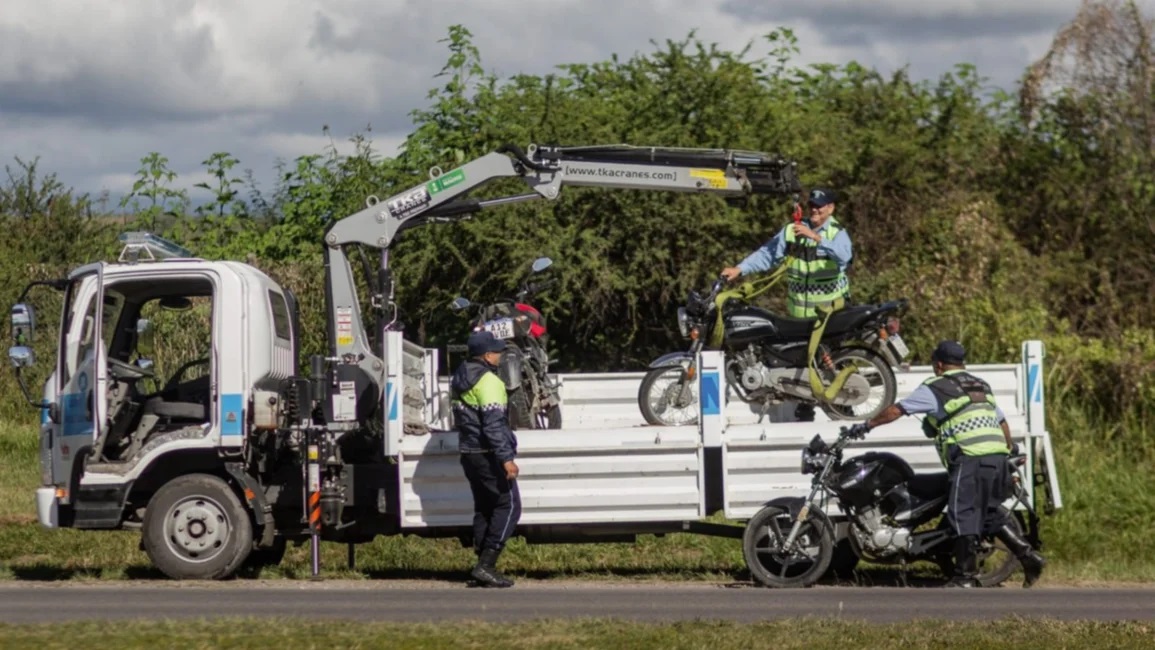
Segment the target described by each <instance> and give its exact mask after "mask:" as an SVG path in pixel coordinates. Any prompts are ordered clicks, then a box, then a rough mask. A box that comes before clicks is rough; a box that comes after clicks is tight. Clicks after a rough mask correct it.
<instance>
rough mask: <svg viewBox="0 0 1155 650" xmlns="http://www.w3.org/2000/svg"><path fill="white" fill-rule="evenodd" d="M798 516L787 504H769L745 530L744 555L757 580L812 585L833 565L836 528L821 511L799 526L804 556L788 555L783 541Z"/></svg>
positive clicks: (772, 584)
mask: <svg viewBox="0 0 1155 650" xmlns="http://www.w3.org/2000/svg"><path fill="white" fill-rule="evenodd" d="M793 525H794V518H793V517H792V516H791V514H790V510H789V509H788V508H786V507H784V506H779V505H769V506H766V507H764V508H762V509H761V510H759V511H758V512H757V514H755V515H754V516H753V517H751V518H750V521H749V522H747V524H746V531H745V532H744V533H743V534H742V556H743V558H744V559H745V560H746V568H748V569H749V570H750V575H751V576H752V577H753V578H754V581H755V582H757V583H758V584H760V585H762V586H765V587H778V588H799V587H810V586H812V585H814V584H815V583H816V582H818V581H819V580H820V579H821V578H822V576H823V575H824V574H825V573H826V570H827V569H828V568H830V561H831V559H832V558H833V556H834V528H833V526H831V525H830V522H829V520H827V519H826V517H825V516H824V515H821V514H813V513H812V514H811V515H810V516H809V517H808V518H807V520H806V521H805V522H804V523H803V524H802V528H801V529H800V530H799V534H798V541H797V542H796V546H797V547H798V551H799V552H800V554H801V555H802V556H804V557H799V556H798V555H794V554H791V555H788V554H787V553H786V552H784V551H783V549H782V544H783V542H784V541H785V539H786V537H787V536H788V535H789V534H790V529H791V527H792V526H793Z"/></svg>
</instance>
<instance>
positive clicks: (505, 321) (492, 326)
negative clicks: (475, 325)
mask: <svg viewBox="0 0 1155 650" xmlns="http://www.w3.org/2000/svg"><path fill="white" fill-rule="evenodd" d="M485 329H487V330H489V331H490V332H492V333H493V335H494V336H496V337H497V338H499V339H511V338H513V319H512V318H499V319H497V320H491V321H489V322H487V323H486V324H485Z"/></svg>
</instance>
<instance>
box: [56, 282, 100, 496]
mask: <svg viewBox="0 0 1155 650" xmlns="http://www.w3.org/2000/svg"><path fill="white" fill-rule="evenodd" d="M103 270H104V265H103V264H95V265H93V266H92V267H91V268H90V270H86V271H84V272H82V273H81V274H78V275H76V276H74V277H73V278H72V280H71V282H70V284H69V286H68V289H67V290H66V293H65V297H64V311H63V318H62V321H61V327H60V351H59V354H58V355H57V359H58V363H59V365H58V366H57V369H56V381H57V389H56V394H57V395H58V396H59V400H60V401H59V427H58V428H57V431H58V432H59V437H58V438H57V439H56V440H55V441H54V443H55V444H53V445H52V479H53V481H52V482H53V483H55V484H57V485H65V486H69V488H70V489H71V488H74V487H75V486H72V485H70V483H71V478H72V471H73V467H74V465H75V462H76V459H77V458H79V457H81V456H83V455H84V454H85V453H87V452H88V450H89V449H91V448H92V444H93V442H94V441H95V440H96V437H97V435H99V434H100V430H101V425H102V423H103V422H104V420H105V417H104V411H105V409H106V399H107V383H108V365H107V350H105V349H104V338H103V328H104V325H105V323H104V309H103V303H104V287H103V284H104V282H103V280H104V273H103ZM70 496H71V495H70Z"/></svg>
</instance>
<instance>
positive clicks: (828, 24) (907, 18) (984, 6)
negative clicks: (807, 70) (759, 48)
mask: <svg viewBox="0 0 1155 650" xmlns="http://www.w3.org/2000/svg"><path fill="white" fill-rule="evenodd" d="M1078 5H1079V0H1057V1H1056V0H1051V1H1049V2H1045V1H1038V2H1009V1H1003V2H998V1H993V0H978V1H977V2H969V3H964V2H933V1H931V2H927V1H925V0H923V1H917V2H916V1H914V0H897V1H891V2H838V1H835V0H812V1H809V2H765V1H764V0H724V1H723V2H722V3H721V7H720V8H721V10H722V12H724V13H727V14H731V15H734V16H738V17H741V18H742V19H744V20H753V21H758V22H779V23H795V22H805V23H808V24H810V25H812V26H814V27H815V28H816V29H818V30H820V31H821V33H822V34H824V35H828V36H829V38H830V40H831V41H832V42H852V43H855V44H859V45H861V44H866V43H870V42H873V41H877V40H881V39H898V40H901V42H903V43H910V44H921V43H925V42H938V41H941V40H942V39H950V40H951V41H955V42H958V41H964V40H968V39H978V38H997V37H1012V38H1014V37H1021V36H1023V35H1029V34H1034V33H1038V32H1042V33H1046V34H1052V33H1053V32H1054V30H1055V27H1056V26H1057V25H1059V24H1061V23H1062V22H1064V21H1066V20H1069V19H1070V18H1071V17H1072V16H1073V15H1074V12H1075V9H1076V8H1077V7H1078Z"/></svg>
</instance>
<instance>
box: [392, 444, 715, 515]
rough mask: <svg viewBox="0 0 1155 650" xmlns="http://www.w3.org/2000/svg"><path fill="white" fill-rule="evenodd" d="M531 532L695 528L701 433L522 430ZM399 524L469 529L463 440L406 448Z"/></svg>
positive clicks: (525, 509) (520, 461) (524, 496)
mask: <svg viewBox="0 0 1155 650" xmlns="http://www.w3.org/2000/svg"><path fill="white" fill-rule="evenodd" d="M518 441H519V444H518V458H517V464H518V466H519V467H520V468H521V473H522V478H521V479H520V480H519V481H518V484H519V487H520V490H521V499H522V508H523V513H522V517H521V523H523V524H576V523H610V522H646V521H651V522H652V521H688V520H694V519H698V518H699V517H701V516H702V510H703V504H702V495H701V490H700V489H699V485H701V482H702V455H701V448H700V445H699V434H698V429H697V427H677V428H664V427H646V428H627V429H605V430H582V431H572V430H561V431H522V432H519V435H518ZM398 461H399V462H400V463H401V472H400V475H401V477H400V480H401V486H400V489H401V509H402V513H401V524H402V526H403V527H405V528H423V527H427V526H457V525H469V524H470V523H471V522H472V521H473V503H472V500H471V496H470V492H469V485H468V483H467V482H466V481H465V476H464V473H463V471H462V468H461V462H460V456H459V455H458V453H457V433H456V432H436V433H432V434H430V435H425V436H406V437H405V439H404V440H403V441H402V444H401V454H400V455H399V457H398Z"/></svg>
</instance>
